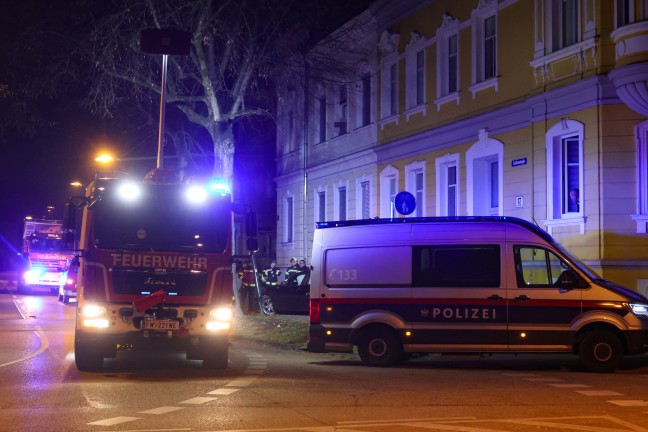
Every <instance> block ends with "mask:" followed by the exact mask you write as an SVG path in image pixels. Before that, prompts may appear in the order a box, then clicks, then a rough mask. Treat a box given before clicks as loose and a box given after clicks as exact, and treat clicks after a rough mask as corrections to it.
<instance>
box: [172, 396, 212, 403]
mask: <svg viewBox="0 0 648 432" xmlns="http://www.w3.org/2000/svg"><path fill="white" fill-rule="evenodd" d="M215 400H216V398H213V397H206V396H199V397H195V398H191V399H187V400H184V401H182V402H180V403H183V404H191V405H200V404H204V403H206V402H211V401H215Z"/></svg>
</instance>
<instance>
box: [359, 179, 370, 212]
mask: <svg viewBox="0 0 648 432" xmlns="http://www.w3.org/2000/svg"><path fill="white" fill-rule="evenodd" d="M370 217H371V183H369V181H363V182H360V219H369V218H370Z"/></svg>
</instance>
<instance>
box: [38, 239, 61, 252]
mask: <svg viewBox="0 0 648 432" xmlns="http://www.w3.org/2000/svg"><path fill="white" fill-rule="evenodd" d="M65 250H66V248H65V242H64V241H63V239H62V238H60V237H51V236H50V237H39V236H33V237H32V238H30V240H29V251H30V252H62V251H65Z"/></svg>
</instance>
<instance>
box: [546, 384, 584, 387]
mask: <svg viewBox="0 0 648 432" xmlns="http://www.w3.org/2000/svg"><path fill="white" fill-rule="evenodd" d="M549 385H550V386H552V387H558V388H590V387H592V386H588V385H586V384H549Z"/></svg>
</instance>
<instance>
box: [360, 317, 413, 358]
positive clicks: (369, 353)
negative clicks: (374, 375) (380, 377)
mask: <svg viewBox="0 0 648 432" xmlns="http://www.w3.org/2000/svg"><path fill="white" fill-rule="evenodd" d="M402 350H403V349H402V347H401V343H400V341H399V340H398V335H396V333H395V332H394V330H392V329H391V328H389V327H385V326H381V327H371V328H368V329H366V330H364V331H363V332H362V333H361V334H360V336H359V338H358V354H359V355H360V359H361V360H362V361H363V362H364V363H365V364H366V365H368V366H391V365H393V364H394V363H397V362H398V361H399V359H400V356H401V352H402Z"/></svg>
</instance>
